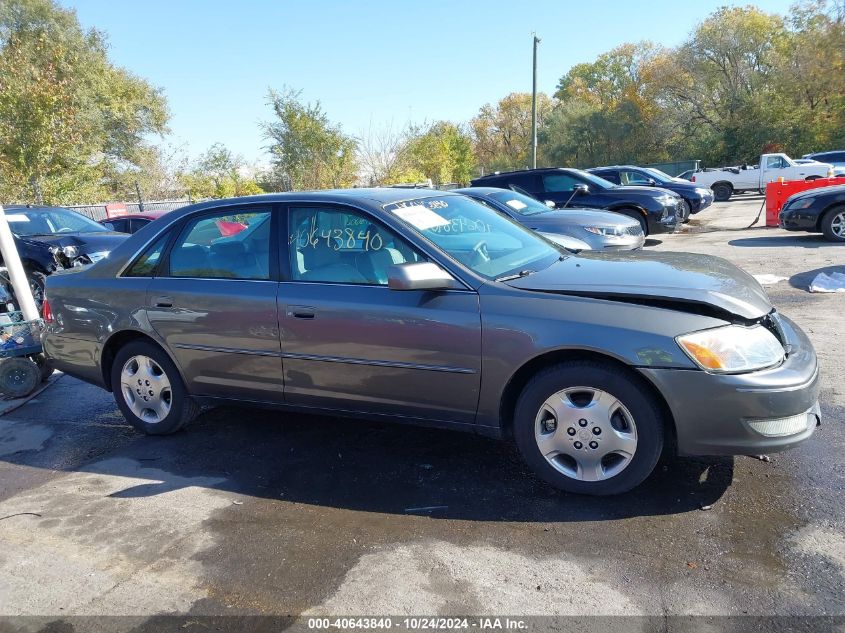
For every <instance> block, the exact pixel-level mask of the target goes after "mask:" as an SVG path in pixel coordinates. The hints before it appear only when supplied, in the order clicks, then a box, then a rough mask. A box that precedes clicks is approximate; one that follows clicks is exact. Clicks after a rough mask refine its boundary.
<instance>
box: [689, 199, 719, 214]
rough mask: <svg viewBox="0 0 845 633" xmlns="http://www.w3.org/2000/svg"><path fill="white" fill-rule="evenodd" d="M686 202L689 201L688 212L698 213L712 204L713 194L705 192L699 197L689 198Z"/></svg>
mask: <svg viewBox="0 0 845 633" xmlns="http://www.w3.org/2000/svg"><path fill="white" fill-rule="evenodd" d="M687 202H689V203H690V213H699V212H701V211H704V209H706V208H707V207H709V206H710V205H711V204H713V194H707V195H704V196H701V197H700V198H690V199H689V200H687Z"/></svg>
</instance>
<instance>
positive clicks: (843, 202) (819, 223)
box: [816, 200, 845, 232]
mask: <svg viewBox="0 0 845 633" xmlns="http://www.w3.org/2000/svg"><path fill="white" fill-rule="evenodd" d="M840 207H841V208H842V210H843V211H845V200H837V201H836V202H832V203H830V204H829V205H827V206H826V207H825V208H824V211H822V212H821V213H819V217H818V219H817V220H816V230H817V231H819V232H821V230H822V222H823V221H824V218H825V216H826V215H827V214H828V213H832V212H833V211H835V210H836V209H837V208H840Z"/></svg>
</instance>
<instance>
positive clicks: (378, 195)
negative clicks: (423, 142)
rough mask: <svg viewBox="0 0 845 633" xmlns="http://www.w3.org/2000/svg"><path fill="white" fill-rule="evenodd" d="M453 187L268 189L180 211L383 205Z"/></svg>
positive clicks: (439, 192) (445, 192) (436, 194)
mask: <svg viewBox="0 0 845 633" xmlns="http://www.w3.org/2000/svg"><path fill="white" fill-rule="evenodd" d="M447 195H451V191H440V190H437V189H409V188H404V187H367V188H365V187H360V188H354V189H322V190H319V191H287V192H284V193H265V194H261V195H257V196H242V197H240V198H222V199H219V200H207V201H206V202H200V203H198V204H194V205H191V206H190V207H182V208H181V209H177V211H184V210H185V209H191V210H196V209H205V208H210V207H216V206H220V205H221V204H226V205H236V204H256V203H259V204H260V203H262V202H265V203H268V204H273V203H279V202H288V201H291V200H296V201H299V200H313V201H315V202H349V201H351V200H354V199H357V200H366V201H369V202H371V203H375V204H377V205H379V206H381V205H385V204H391V203H394V202H402V201H404V200H414V199H416V198H428V197H431V196H447Z"/></svg>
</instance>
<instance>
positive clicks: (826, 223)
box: [822, 206, 845, 242]
mask: <svg viewBox="0 0 845 633" xmlns="http://www.w3.org/2000/svg"><path fill="white" fill-rule="evenodd" d="M822 233H824V236H825V239H827V240H830V241H831V242H845V206H838V207H834V208H833V209H831V210H830V211H828V212H827V213H825V214H824V217H823V218H822Z"/></svg>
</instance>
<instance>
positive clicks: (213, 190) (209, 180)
mask: <svg viewBox="0 0 845 633" xmlns="http://www.w3.org/2000/svg"><path fill="white" fill-rule="evenodd" d="M181 181H182V183H183V185H184V187H185V188H186V189H187V190H188V192H189V193H190V195H191V197H192V198H199V199H205V198H231V197H233V196H250V195H254V194H258V193H263V190H262V189H261V187H260V186H259V185H258V184H257V183H256V181H255V178H254V177H251V176H249V175H248V170H247V167H246V164H245V163H244V159H243V157H241V156H239V155H236V154H233V153H232V152H231V151H230V150H229V149H228V148H226V146H225V145H223V144H222V143H215V144H214V145H212V146H211V147H209V148H208V150H206V151H205V153H203V154H202V155H201V156H200V157H199V158H198V159H197V161H196V162H195V163H194V165H193V167H192V168H191V169H190V170H189V171H188V172H187V173H184V174H183V175H182V177H181Z"/></svg>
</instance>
